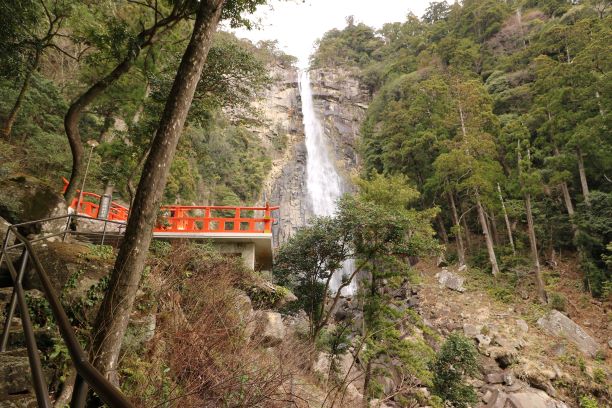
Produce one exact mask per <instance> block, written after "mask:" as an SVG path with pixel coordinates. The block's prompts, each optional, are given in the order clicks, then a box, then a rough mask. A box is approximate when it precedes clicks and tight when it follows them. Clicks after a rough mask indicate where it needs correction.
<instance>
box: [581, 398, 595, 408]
mask: <svg viewBox="0 0 612 408" xmlns="http://www.w3.org/2000/svg"><path fill="white" fill-rule="evenodd" d="M579 403H580V408H599V404H598V403H597V400H596V399H595V398H594V397H592V396H590V395H583V396H582V397H580V398H579Z"/></svg>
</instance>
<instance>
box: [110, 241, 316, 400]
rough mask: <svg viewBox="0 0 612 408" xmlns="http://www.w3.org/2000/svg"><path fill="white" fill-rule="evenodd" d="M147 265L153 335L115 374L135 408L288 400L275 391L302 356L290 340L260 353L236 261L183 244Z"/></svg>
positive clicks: (244, 273) (245, 275) (245, 273)
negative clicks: (154, 300) (155, 304)
mask: <svg viewBox="0 0 612 408" xmlns="http://www.w3.org/2000/svg"><path fill="white" fill-rule="evenodd" d="M157 249H160V248H157ZM168 249H169V248H163V251H166V250H168ZM169 260H171V261H169ZM151 266H152V270H151V274H150V276H149V278H148V279H149V280H150V282H149V284H151V286H152V287H153V289H152V290H153V291H154V293H155V296H156V298H157V301H158V313H157V328H156V334H155V337H154V339H153V340H152V341H151V342H149V344H148V347H147V348H145V349H144V350H142V352H141V353H139V355H134V354H130V355H129V358H128V359H126V362H125V364H124V365H123V366H122V367H121V368H122V374H123V384H124V389H126V390H127V391H128V392H129V394H130V396H131V398H132V401H133V402H134V403H135V405H137V406H166V405H169V406H189V407H230V406H233V407H238V406H266V407H276V406H277V405H275V404H276V403H275V402H274V401H281V400H285V399H286V397H287V396H286V395H285V392H284V391H283V387H281V386H282V385H283V384H284V383H285V382H286V381H287V380H288V378H289V376H290V375H292V374H293V371H292V370H293V369H294V368H295V367H296V365H295V364H293V362H294V361H295V360H294V359H292V358H293V356H295V359H297V358H300V359H303V358H304V355H305V354H306V353H305V352H304V351H303V350H301V349H300V344H292V342H291V341H285V342H283V343H282V344H281V345H280V346H278V347H277V348H275V349H274V351H268V350H266V349H265V348H264V347H260V344H261V341H262V339H261V337H260V336H258V335H257V332H255V334H254V335H252V330H251V329H252V328H254V326H253V323H254V321H253V316H252V314H251V312H250V310H249V309H250V307H248V306H247V307H243V305H245V301H244V298H243V297H244V292H242V291H240V290H237V289H238V288H240V287H244V286H245V285H247V284H248V281H249V279H251V276H252V275H251V272H250V271H249V270H248V269H247V268H246V267H245V266H244V265H243V264H242V260H241V259H240V258H232V257H224V256H221V255H220V254H219V253H218V252H216V251H214V250H211V248H209V247H206V246H202V245H181V246H175V247H173V248H171V249H170V253H169V254H168V256H167V257H165V258H155V259H153V261H152V265H151ZM279 361H282V362H283V364H279ZM158 404H159V405H158Z"/></svg>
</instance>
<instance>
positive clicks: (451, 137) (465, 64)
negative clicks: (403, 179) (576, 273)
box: [313, 0, 612, 296]
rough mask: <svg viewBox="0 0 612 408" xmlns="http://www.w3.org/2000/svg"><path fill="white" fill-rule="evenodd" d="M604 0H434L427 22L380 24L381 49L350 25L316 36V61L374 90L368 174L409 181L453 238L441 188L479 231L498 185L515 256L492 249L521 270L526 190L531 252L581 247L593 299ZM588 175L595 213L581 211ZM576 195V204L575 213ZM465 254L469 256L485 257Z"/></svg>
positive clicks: (602, 152)
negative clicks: (481, 211)
mask: <svg viewBox="0 0 612 408" xmlns="http://www.w3.org/2000/svg"><path fill="white" fill-rule="evenodd" d="M604 3H605V2H603V3H602V2H581V3H580V4H576V3H571V2H565V1H561V0H544V1H535V0H534V1H527V2H523V3H520V4H519V3H516V2H505V1H501V0H486V1H481V0H478V1H477V0H470V1H464V2H461V3H459V2H457V3H455V4H452V5H451V4H448V3H447V2H433V3H432V4H430V6H429V8H428V9H427V10H426V13H425V15H424V16H423V18H422V19H420V20H419V19H418V18H416V17H415V16H412V15H409V16H407V18H406V20H405V21H404V22H401V23H393V24H387V25H385V26H384V27H383V28H382V29H381V30H379V31H378V32H377V33H376V34H378V35H379V36H380V37H381V38H382V39H383V44H381V45H380V46H379V48H378V49H377V50H376V52H369V51H368V48H367V45H368V44H369V40H368V36H362V37H360V36H358V35H357V31H358V30H356V26H355V25H354V24H352V23H351V22H350V21H349V24H348V25H347V27H346V28H345V29H344V30H334V31H331V32H329V33H328V34H326V35H325V36H324V37H323V39H322V40H321V44H320V47H319V50H318V51H317V53H315V55H314V57H313V62H314V63H315V65H316V66H317V67H319V66H323V67H324V66H326V65H327V66H335V65H338V64H342V65H343V67H346V68H348V69H350V70H352V71H354V72H355V75H356V76H358V77H359V78H360V79H361V80H362V83H363V85H364V86H365V87H367V88H368V89H369V90H370V92H372V93H373V101H372V103H371V104H370V105H369V108H368V111H367V114H366V119H365V121H364V123H363V125H362V129H361V135H362V140H361V143H360V146H359V147H360V151H361V154H362V157H363V164H364V168H365V172H366V174H367V173H369V172H371V171H376V172H379V173H382V174H403V175H405V176H407V177H408V178H409V179H410V180H412V181H413V182H414V183H415V186H416V188H417V190H418V191H419V192H420V193H421V197H420V200H419V202H418V207H419V208H430V207H432V206H440V207H442V208H441V209H442V211H441V214H440V218H441V223H440V224H441V225H443V226H444V227H445V228H446V229H447V230H448V226H450V227H451V232H452V233H453V234H452V235H453V238H455V239H456V238H457V229H458V228H457V227H456V226H455V225H454V224H455V221H454V219H453V217H452V209H451V203H450V202H449V203H447V201H449V194H452V195H453V200H454V203H453V206H455V207H456V208H457V213H458V214H457V217H460V218H462V220H465V221H466V223H465V225H462V227H461V228H462V229H463V230H465V229H466V228H467V229H468V231H463V233H464V234H467V233H478V234H480V232H481V231H482V228H483V227H482V225H480V224H481V221H480V220H479V219H478V218H477V215H476V214H475V213H476V211H472V210H473V209H474V207H475V206H476V205H477V204H478V202H480V204H482V207H483V209H484V211H485V212H486V218H488V219H489V220H490V222H491V224H496V225H497V229H499V225H500V224H501V225H503V224H504V220H503V218H502V217H501V216H502V215H503V213H502V208H501V207H500V202H499V198H498V197H497V194H496V191H495V190H496V186H497V184H498V183H499V184H500V185H501V186H502V187H503V195H504V200H505V201H506V202H507V203H509V205H508V207H507V209H508V212H509V218H510V223H511V225H512V230H513V231H512V232H513V238H514V241H515V246H516V249H517V253H516V255H515V254H512V255H509V254H508V253H507V251H506V249H505V248H500V246H501V245H497V247H495V248H494V250H495V251H496V252H502V256H501V257H498V258H499V260H500V262H499V263H500V266H501V267H502V269H505V270H508V271H510V270H512V271H515V272H521V271H523V270H524V269H525V267H526V263H527V262H528V263H529V264H531V262H532V261H531V260H530V259H529V256H528V250H529V248H530V243H529V240H528V234H527V233H526V231H525V230H526V228H527V225H526V224H527V217H526V214H525V205H524V202H523V200H524V199H525V197H526V195H529V199H530V201H531V208H532V211H533V218H534V224H535V225H534V230H535V235H536V240H537V245H538V248H539V252H540V253H542V254H544V253H553V252H554V251H559V250H575V249H579V250H580V253H581V256H582V258H583V259H582V262H581V263H582V269H583V272H584V275H585V287H587V288H589V289H590V290H591V292H592V293H593V294H595V295H597V296H601V295H602V294H603V292H604V289H603V288H604V287H609V286H610V284H609V282H610V276H609V274H610V272H609V268H608V267H606V259H609V258H608V257H609V256H610V255H609V251H607V250H606V245H607V244H608V243H609V242H610V239H609V237H607V236H606V235H605V232H604V231H605V226H604V225H603V224H605V221H601V220H605V219H606V217H608V219H609V218H610V216H609V215H608V214H606V212H605V211H604V210H603V208H604V205H603V203H604V202H606V200H605V199H603V198H602V197H603V196H602V194H603V195H606V194H609V192H610V191H611V190H610V184H609V181H608V180H606V177H607V176H606V177H604V175H606V174H610V173H611V172H612V161H611V160H610V157H612V153H611V149H612V144H610V138H609V137H608V133H609V129H608V128H609V122H610V119H609V117H610V110H609V109H608V108H607V107H608V106H610V95H612V93H610V92H609V90H610V86H609V84H610V81H609V76H610V69H611V67H612V61H611V60H610V58H608V57H607V56H609V55H610V49H611V48H610V41H609V39H610V35H611V33H612V32H611V31H610V26H611V25H610V19H611V18H612V17H611V14H610V13H609V10H607V9H606V6H605V4H604ZM545 14H546V16H545ZM519 18H520V19H521V20H520V21H519ZM351 41H353V42H351ZM354 41H360V43H358V44H355V43H354ZM347 44H348V45H347ZM345 50H350V52H352V53H353V54H349V55H347V52H349V51H345ZM358 51H359V52H358ZM607 178H609V177H607ZM585 179H586V184H588V187H589V189H590V191H591V195H592V196H593V197H592V204H593V209H589V208H588V205H585V201H586V197H584V195H585V191H582V189H583V187H582V186H583V184H584V181H583V180H585ZM567 194H569V195H570V197H569V201H568V199H566V197H565V195H567ZM570 201H571V202H572V205H573V203H575V202H577V203H578V214H577V215H576V217H575V219H570V217H569V216H568V212H569V213H571V212H572V208H571V207H570V208H568V204H567V203H569V202H570ZM607 208H610V206H609V205H608V207H607ZM597 219H599V220H600V221H599V222H598V221H597ZM578 224H582V225H583V226H582V227H580V226H579V225H578ZM591 224H592V225H593V226H594V228H592V227H591V226H590V225H591ZM492 226H495V225H492ZM576 227H578V230H579V232H578V235H577V240H576V241H575V242H574V241H573V240H572V237H573V236H574V230H575V228H576ZM595 229H599V231H595ZM496 234H497V237H495V238H497V239H496V241H498V242H499V241H502V239H503V238H502V235H503V234H502V233H501V232H497V233H496ZM447 235H448V231H447ZM464 244H465V243H464ZM501 244H502V245H503V242H502V243H501ZM464 246H465V245H464ZM472 248H473V246H472ZM468 252H472V253H471V254H468V255H472V259H474V260H479V259H480V258H481V255H484V254H479V253H476V254H475V253H474V250H473V249H471V248H470V249H469V251H468ZM488 258H489V255H488V254H487V255H486V258H484V257H482V261H484V262H488ZM484 262H483V264H482V265H476V266H478V267H484Z"/></svg>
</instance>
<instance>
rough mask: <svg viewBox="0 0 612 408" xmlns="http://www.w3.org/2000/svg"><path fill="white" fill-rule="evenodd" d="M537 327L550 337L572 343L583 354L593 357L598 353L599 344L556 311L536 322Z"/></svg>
mask: <svg viewBox="0 0 612 408" xmlns="http://www.w3.org/2000/svg"><path fill="white" fill-rule="evenodd" d="M538 325H539V326H540V327H541V328H542V330H544V331H545V332H546V333H548V334H550V335H552V336H558V337H563V338H565V339H567V340H569V341H570V342H572V343H574V345H576V347H578V349H579V350H580V351H582V352H583V353H585V354H587V355H589V356H591V357H595V356H596V355H597V353H598V352H599V351H600V348H599V344H598V343H597V341H595V339H594V338H593V337H591V336H589V335H588V334H587V333H586V332H585V331H584V330H583V329H582V327H580V326H579V325H578V324H576V323H575V322H574V321H573V320H572V319H570V318H569V317H567V316H566V315H564V314H563V313H561V312H559V311H557V310H551V311H550V312H549V313H548V314H547V315H545V316H543V317H541V318H540V319H539V320H538Z"/></svg>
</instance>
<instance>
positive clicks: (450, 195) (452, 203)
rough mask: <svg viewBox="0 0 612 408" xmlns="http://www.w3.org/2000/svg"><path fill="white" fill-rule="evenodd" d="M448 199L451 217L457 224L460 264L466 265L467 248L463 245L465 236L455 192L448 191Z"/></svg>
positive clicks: (454, 223)
mask: <svg viewBox="0 0 612 408" xmlns="http://www.w3.org/2000/svg"><path fill="white" fill-rule="evenodd" d="M448 201H449V203H450V207H451V216H452V217H451V218H452V219H453V225H454V226H455V239H456V240H457V256H458V257H459V266H463V265H465V248H464V246H463V238H462V236H461V225H460V224H459V216H458V215H457V206H456V205H455V198H454V197H453V193H448Z"/></svg>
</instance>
